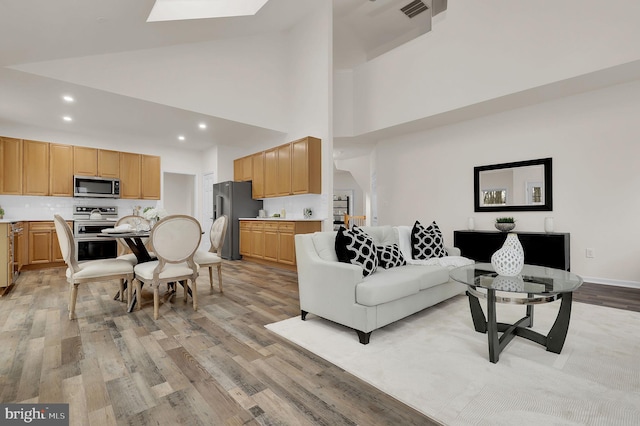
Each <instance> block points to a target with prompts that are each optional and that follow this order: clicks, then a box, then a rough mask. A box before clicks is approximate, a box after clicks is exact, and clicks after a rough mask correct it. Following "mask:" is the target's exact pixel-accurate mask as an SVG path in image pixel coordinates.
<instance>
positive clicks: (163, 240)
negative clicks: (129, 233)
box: [134, 215, 202, 320]
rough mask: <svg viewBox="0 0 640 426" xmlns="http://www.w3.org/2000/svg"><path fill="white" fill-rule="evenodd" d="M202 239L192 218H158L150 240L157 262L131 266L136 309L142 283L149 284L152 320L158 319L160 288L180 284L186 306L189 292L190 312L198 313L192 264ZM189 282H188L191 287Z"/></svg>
mask: <svg viewBox="0 0 640 426" xmlns="http://www.w3.org/2000/svg"><path fill="white" fill-rule="evenodd" d="M201 238H202V228H201V227H200V223H199V222H198V221H197V220H196V219H195V218H193V217H191V216H186V215H171V216H167V217H165V218H163V219H160V220H159V221H158V222H157V223H156V224H155V225H154V227H153V229H152V230H151V240H152V241H153V249H154V252H155V255H156V257H157V258H158V260H154V261H151V262H145V263H140V264H138V265H136V266H135V267H134V272H135V279H134V283H135V289H136V295H137V299H138V310H139V309H140V308H141V305H142V298H141V297H140V296H141V293H140V291H141V288H142V284H141V283H144V284H149V285H150V286H151V288H152V289H153V319H156V320H157V319H158V312H159V308H160V294H159V287H160V285H162V284H168V283H175V282H180V283H181V284H182V285H183V287H184V301H185V303H186V302H187V298H188V293H189V290H191V297H192V299H193V310H194V311H197V310H198V292H197V290H196V279H197V278H198V265H197V264H196V263H195V262H194V260H193V255H194V254H195V252H196V250H197V249H198V246H199V245H200V239H201ZM188 281H191V284H190V285H189V282H188Z"/></svg>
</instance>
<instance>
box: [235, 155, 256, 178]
mask: <svg viewBox="0 0 640 426" xmlns="http://www.w3.org/2000/svg"><path fill="white" fill-rule="evenodd" d="M252 163H253V161H252V156H251V155H249V156H246V157H242V158H237V159H235V160H233V180H235V181H236V182H245V181H249V180H252V167H253V166H252Z"/></svg>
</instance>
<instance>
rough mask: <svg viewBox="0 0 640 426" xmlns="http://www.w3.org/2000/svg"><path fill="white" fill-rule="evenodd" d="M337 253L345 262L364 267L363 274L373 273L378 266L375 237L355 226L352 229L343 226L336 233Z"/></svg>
mask: <svg viewBox="0 0 640 426" xmlns="http://www.w3.org/2000/svg"><path fill="white" fill-rule="evenodd" d="M336 255H337V256H338V260H339V261H340V262H344V263H352V264H354V265H359V266H361V267H362V275H363V276H365V277H366V276H368V275H371V274H373V273H374V272H375V271H376V269H377V268H378V256H377V255H376V245H375V244H374V243H373V238H371V237H370V236H369V235H367V233H366V232H364V231H363V230H361V229H360V228H358V227H357V226H354V227H353V228H352V229H351V230H349V229H346V228H345V227H344V226H341V227H340V229H339V230H338V233H337V234H336Z"/></svg>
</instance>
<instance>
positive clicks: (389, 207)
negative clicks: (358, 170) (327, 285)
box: [372, 80, 640, 286]
mask: <svg viewBox="0 0 640 426" xmlns="http://www.w3.org/2000/svg"><path fill="white" fill-rule="evenodd" d="M638 111H640V80H638V81H635V82H633V83H627V84H622V85H617V86H613V87H610V88H608V89H601V90H597V91H592V92H587V93H584V94H580V95H575V96H571V97H566V98H563V99H559V100H555V101H550V102H545V103H541V104H538V105H532V106H529V107H525V108H519V109H514V110H511V111H508V112H503V113H499V114H494V115H490V116H487V117H484V118H479V119H475V120H469V121H466V122H463V123H459V124H455V125H450V126H445V127H440V128H436V129H432V130H429V131H424V132H421V133H414V134H410V135H406V136H403V137H398V138H395V139H390V140H386V141H383V142H381V143H379V144H378V146H377V148H376V151H375V154H374V156H375V159H376V161H375V165H374V167H372V168H373V169H375V172H376V173H377V188H378V193H377V197H378V206H377V207H378V214H379V223H380V224H392V225H393V224H412V223H413V222H414V221H415V220H420V221H421V222H423V223H428V222H431V221H432V220H436V221H437V222H438V224H439V225H440V226H441V229H442V231H443V233H444V235H445V239H446V240H447V243H448V244H452V243H453V231H454V230H456V229H466V223H467V217H470V216H472V217H474V218H475V223H476V229H479V230H493V229H494V228H493V221H494V219H495V218H496V217H498V216H500V215H501V214H500V213H474V211H473V196H474V195H473V168H474V166H481V165H488V164H495V163H504V162H511V161H521V160H531V159H537V158H545V157H552V158H553V206H554V210H553V212H522V213H520V212H516V213H513V214H512V213H509V215H510V216H511V215H513V216H514V217H515V218H516V220H517V226H516V229H517V230H520V231H539V232H542V231H543V230H544V227H543V226H544V225H543V224H544V218H545V217H546V216H553V217H554V222H555V231H556V232H569V233H571V268H572V271H574V272H576V273H578V274H580V275H582V276H583V277H585V278H587V279H588V280H589V281H591V282H605V283H613V284H623V285H632V286H640V262H638V259H639V258H640V248H639V246H638V243H637V238H638V235H640V220H638V212H639V211H640V197H638V196H637V193H638V188H640V172H639V169H638V158H639V157H640V144H639V143H638V140H640V121H639V120H638ZM502 215H504V214H502ZM586 248H593V249H594V252H595V258H593V259H587V258H586V257H585V249H586Z"/></svg>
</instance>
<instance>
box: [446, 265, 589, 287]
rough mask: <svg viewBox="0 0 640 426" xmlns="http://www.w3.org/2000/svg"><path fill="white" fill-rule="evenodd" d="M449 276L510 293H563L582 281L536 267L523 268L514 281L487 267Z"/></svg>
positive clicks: (464, 268)
mask: <svg viewBox="0 0 640 426" xmlns="http://www.w3.org/2000/svg"><path fill="white" fill-rule="evenodd" d="M449 276H450V277H451V278H452V279H453V280H455V281H458V282H460V283H463V284H466V285H468V286H472V287H479V288H484V289H488V290H498V291H508V292H512V293H530V294H557V293H566V292H571V291H574V290H575V289H577V288H578V287H580V286H581V285H582V278H580V277H579V276H578V275H576V274H573V273H571V272H568V271H563V270H561V269H554V268H547V267H545V266H535V265H524V267H523V268H522V272H521V273H520V274H519V275H518V276H516V277H507V276H504V275H498V274H497V273H496V272H495V270H494V269H493V266H492V265H491V264H490V263H476V264H473V265H467V266H461V267H459V268H454V269H452V270H451V271H450V272H449Z"/></svg>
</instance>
